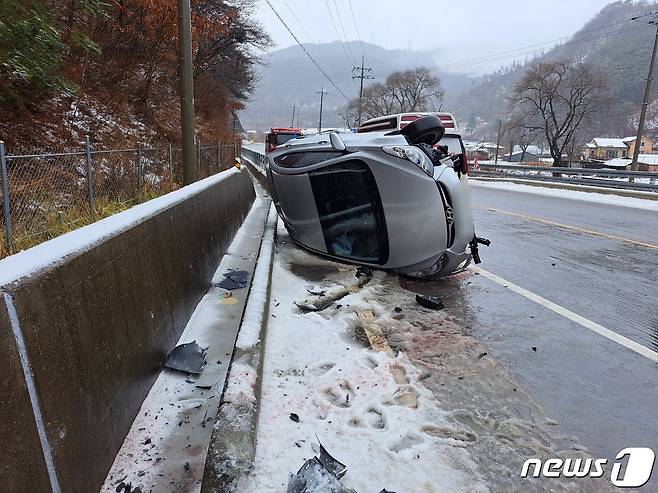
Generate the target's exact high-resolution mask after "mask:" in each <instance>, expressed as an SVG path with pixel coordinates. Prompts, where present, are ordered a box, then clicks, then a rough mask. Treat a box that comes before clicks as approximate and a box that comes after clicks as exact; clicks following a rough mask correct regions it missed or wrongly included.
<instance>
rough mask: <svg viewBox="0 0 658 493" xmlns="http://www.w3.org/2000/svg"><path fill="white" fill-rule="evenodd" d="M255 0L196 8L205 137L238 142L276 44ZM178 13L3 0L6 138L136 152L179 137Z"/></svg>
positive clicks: (202, 2) (98, 0) (146, 6)
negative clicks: (259, 75)
mask: <svg viewBox="0 0 658 493" xmlns="http://www.w3.org/2000/svg"><path fill="white" fill-rule="evenodd" d="M254 4H255V0H193V1H192V9H193V11H192V25H193V33H192V34H193V40H194V47H193V50H194V54H193V58H194V76H195V90H196V110H197V115H196V116H197V131H198V132H199V133H200V135H201V136H202V138H203V139H205V141H206V142H209V141H210V142H217V141H218V140H220V139H229V138H231V137H230V129H229V128H228V123H229V120H230V117H231V115H232V112H233V111H234V110H236V109H239V108H240V107H241V105H242V103H243V101H244V100H245V99H246V98H247V96H248V94H249V92H250V90H251V88H252V86H253V82H254V74H253V70H252V67H253V65H254V62H255V61H256V60H255V59H254V55H253V53H255V52H257V51H258V50H261V49H263V48H265V47H267V46H268V43H269V39H268V37H267V35H266V34H264V33H263V31H262V29H261V27H260V26H259V25H258V23H257V22H256V21H255V20H254V18H253V16H252V11H253V7H254ZM177 19H178V10H177V3H176V2H175V1H171V0H116V1H107V0H84V1H77V0H76V1H68V0H67V1H65V2H64V1H61V0H30V1H24V0H0V140H4V141H5V142H6V143H7V144H8V146H10V147H11V148H12V149H13V150H16V149H17V148H18V147H23V148H30V147H53V148H54V147H57V148H62V147H65V146H79V144H80V142H81V141H82V140H84V136H85V134H90V136H91V138H92V141H94V142H95V143H98V144H101V145H113V146H119V147H126V146H127V147H130V145H131V144H134V143H136V142H137V141H140V142H150V143H161V142H176V141H177V140H178V138H179V133H180V132H179V99H178V98H179V96H178V90H177V66H178V25H177Z"/></svg>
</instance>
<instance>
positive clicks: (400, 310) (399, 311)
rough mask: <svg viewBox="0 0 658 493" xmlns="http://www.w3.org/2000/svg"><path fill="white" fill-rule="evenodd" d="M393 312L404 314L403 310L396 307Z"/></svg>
mask: <svg viewBox="0 0 658 493" xmlns="http://www.w3.org/2000/svg"><path fill="white" fill-rule="evenodd" d="M393 311H395V313H402V308H400V307H399V306H396V307H395V308H393Z"/></svg>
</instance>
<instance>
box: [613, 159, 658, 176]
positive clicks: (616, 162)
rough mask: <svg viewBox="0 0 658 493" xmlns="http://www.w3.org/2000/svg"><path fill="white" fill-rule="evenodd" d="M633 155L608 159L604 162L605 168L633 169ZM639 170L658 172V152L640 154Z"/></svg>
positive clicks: (638, 160)
mask: <svg viewBox="0 0 658 493" xmlns="http://www.w3.org/2000/svg"><path fill="white" fill-rule="evenodd" d="M632 161H633V157H632V156H628V157H621V158H614V159H608V160H607V161H604V162H603V167H604V168H610V169H625V170H630V169H631V162H632ZM637 164H638V171H651V172H654V173H655V172H658V154H640V155H639V156H638V158H637Z"/></svg>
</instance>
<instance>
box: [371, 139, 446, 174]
mask: <svg viewBox="0 0 658 493" xmlns="http://www.w3.org/2000/svg"><path fill="white" fill-rule="evenodd" d="M382 151H384V152H385V153H386V154H390V155H391V156H395V157H398V158H400V159H404V160H406V161H409V162H412V163H414V164H415V165H416V166H418V167H419V168H420V169H422V170H423V171H424V172H425V173H427V175H428V176H432V175H433V174H434V166H433V165H432V161H431V160H430V158H429V157H428V156H427V155H426V154H425V153H424V152H423V151H421V150H420V149H418V148H417V147H413V146H384V147H382Z"/></svg>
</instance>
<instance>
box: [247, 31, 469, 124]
mask: <svg viewBox="0 0 658 493" xmlns="http://www.w3.org/2000/svg"><path fill="white" fill-rule="evenodd" d="M344 44H345V47H346V48H347V49H349V50H351V52H353V53H354V55H355V57H357V56H358V58H359V60H360V59H361V56H363V57H365V65H366V66H368V67H371V68H372V71H371V72H370V73H371V75H372V76H374V77H375V78H374V79H373V80H375V81H381V80H383V79H384V78H386V76H388V75H389V74H391V73H392V72H395V71H397V70H405V69H410V68H415V67H418V66H427V67H430V68H433V70H434V71H435V72H436V73H437V75H438V76H439V77H440V78H441V83H442V85H443V88H444V89H445V90H446V94H447V95H449V97H450V99H452V100H454V99H455V98H456V97H458V96H459V95H460V94H461V93H462V91H464V90H465V89H467V88H468V87H469V86H470V84H471V82H470V78H469V77H468V76H466V75H460V74H451V73H448V72H444V71H441V70H439V69H438V68H437V67H436V63H435V62H434V61H433V56H432V55H431V54H430V53H424V52H420V51H411V50H387V49H385V48H382V47H380V46H377V45H374V44H370V43H363V44H362V43H359V42H349V43H344ZM304 46H305V48H306V49H307V50H308V51H309V52H310V53H311V55H312V56H313V57H314V58H315V59H316V60H317V61H318V63H320V64H321V65H322V67H323V68H324V69H325V71H326V72H327V75H329V77H330V78H331V80H333V81H334V82H335V83H336V85H337V86H338V88H339V89H340V90H341V91H342V92H343V93H344V94H345V96H347V97H350V98H352V97H356V96H357V95H358V93H359V81H358V80H352V68H353V65H348V64H346V57H345V53H344V51H343V47H342V46H341V44H340V43H339V42H337V41H336V42H334V43H327V44H308V45H304ZM362 49H363V51H362ZM264 62H265V63H264V65H263V66H262V67H261V70H260V76H261V77H260V81H259V83H258V88H257V89H256V91H255V93H254V94H253V95H252V97H251V99H250V102H249V104H248V105H247V107H246V108H245V110H244V111H243V112H242V113H241V114H240V118H241V119H242V122H243V124H244V126H245V128H249V129H257V130H264V129H266V128H269V127H271V126H289V125H290V124H291V121H292V111H293V104H296V106H297V110H296V112H295V113H296V115H298V116H295V125H297V120H298V118H299V124H300V125H301V126H302V127H303V128H307V127H315V126H317V124H318V118H319V113H320V95H319V94H317V93H318V92H319V91H320V90H321V88H322V85H323V84H324V89H325V91H327V92H328V93H329V94H327V95H326V96H325V100H324V114H323V126H325V127H326V126H343V125H344V123H343V121H342V119H341V118H340V116H338V114H337V111H336V110H337V108H338V107H339V106H340V105H343V104H345V103H346V102H347V101H346V99H345V97H344V96H343V95H342V94H341V93H340V92H339V91H338V90H336V88H334V87H332V86H331V84H330V83H329V82H328V81H327V80H326V79H325V78H324V76H323V75H322V73H321V72H320V71H319V70H318V69H317V68H316V67H315V66H314V65H313V63H312V62H311V60H309V58H308V57H307V56H306V55H305V54H304V52H303V51H302V50H301V49H300V48H299V46H292V47H289V48H284V49H282V50H276V51H272V52H270V53H268V54H267V56H266V57H265V60H264ZM368 82H371V81H366V83H368ZM297 112H299V113H297Z"/></svg>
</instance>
